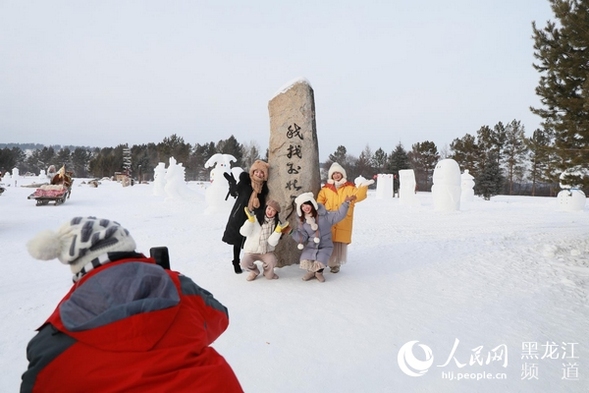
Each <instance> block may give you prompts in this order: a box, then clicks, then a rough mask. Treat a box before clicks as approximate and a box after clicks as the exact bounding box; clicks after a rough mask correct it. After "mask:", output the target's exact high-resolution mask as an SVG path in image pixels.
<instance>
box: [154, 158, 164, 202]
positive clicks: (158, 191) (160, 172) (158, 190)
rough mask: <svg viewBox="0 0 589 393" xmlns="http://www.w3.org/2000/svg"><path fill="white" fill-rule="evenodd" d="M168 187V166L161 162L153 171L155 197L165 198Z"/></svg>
mask: <svg viewBox="0 0 589 393" xmlns="http://www.w3.org/2000/svg"><path fill="white" fill-rule="evenodd" d="M165 186H166V164H164V163H163V162H160V163H158V164H157V166H156V167H155V168H154V169H153V195H155V196H164V195H165V190H164V188H165Z"/></svg>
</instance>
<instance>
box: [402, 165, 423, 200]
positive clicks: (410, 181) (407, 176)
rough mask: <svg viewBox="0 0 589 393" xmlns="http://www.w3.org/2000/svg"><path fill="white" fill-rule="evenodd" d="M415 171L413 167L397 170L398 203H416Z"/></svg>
mask: <svg viewBox="0 0 589 393" xmlns="http://www.w3.org/2000/svg"><path fill="white" fill-rule="evenodd" d="M416 186H417V183H416V181H415V172H413V169H401V170H399V203H400V204H401V205H417V204H419V201H418V200H417V195H415V188H416Z"/></svg>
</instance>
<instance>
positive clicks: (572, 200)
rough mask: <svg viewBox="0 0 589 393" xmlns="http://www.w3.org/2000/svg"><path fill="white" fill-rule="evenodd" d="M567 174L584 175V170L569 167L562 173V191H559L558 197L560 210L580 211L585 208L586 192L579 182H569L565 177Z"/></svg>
mask: <svg viewBox="0 0 589 393" xmlns="http://www.w3.org/2000/svg"><path fill="white" fill-rule="evenodd" d="M567 175H577V176H583V171H582V170H580V169H575V168H571V169H567V170H565V171H564V172H563V173H561V174H560V183H559V185H560V188H562V191H560V192H559V193H558V195H557V196H556V199H557V201H558V211H567V212H573V211H580V210H583V209H584V208H585V203H586V201H587V197H586V196H585V193H584V192H583V191H581V190H580V189H579V188H580V185H579V184H569V183H567V181H566V179H565V177H566V176H567Z"/></svg>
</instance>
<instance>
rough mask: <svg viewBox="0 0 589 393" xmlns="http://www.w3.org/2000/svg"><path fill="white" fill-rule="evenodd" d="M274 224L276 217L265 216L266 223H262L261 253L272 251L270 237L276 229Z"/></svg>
mask: <svg viewBox="0 0 589 393" xmlns="http://www.w3.org/2000/svg"><path fill="white" fill-rule="evenodd" d="M273 224H274V218H270V217H264V223H263V224H262V225H261V226H262V229H261V230H260V244H259V246H260V254H266V253H267V252H269V251H272V250H271V249H270V247H269V244H268V238H269V237H270V235H271V234H272V232H273V231H274V229H273V228H272V226H273Z"/></svg>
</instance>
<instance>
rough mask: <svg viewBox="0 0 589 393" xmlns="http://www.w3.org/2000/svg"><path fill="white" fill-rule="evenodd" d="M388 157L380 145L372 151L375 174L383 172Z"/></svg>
mask: <svg viewBox="0 0 589 393" xmlns="http://www.w3.org/2000/svg"><path fill="white" fill-rule="evenodd" d="M388 158H389V157H388V154H387V153H385V152H384V150H383V149H381V148H380V147H379V148H378V150H376V151H375V152H374V155H373V156H372V164H373V166H374V170H375V171H376V173H377V174H378V173H384V171H385V168H386V166H387V160H388Z"/></svg>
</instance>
